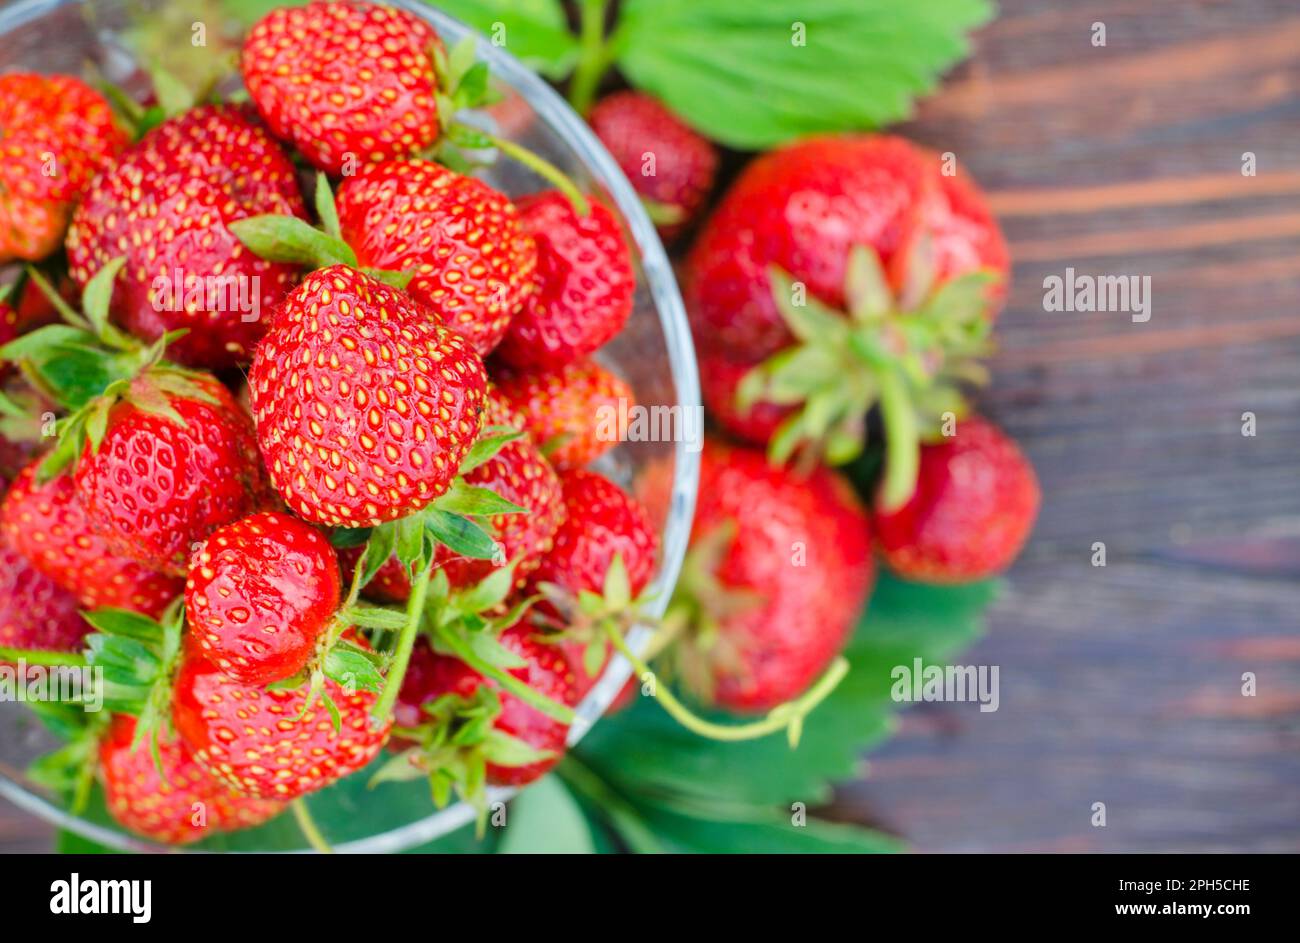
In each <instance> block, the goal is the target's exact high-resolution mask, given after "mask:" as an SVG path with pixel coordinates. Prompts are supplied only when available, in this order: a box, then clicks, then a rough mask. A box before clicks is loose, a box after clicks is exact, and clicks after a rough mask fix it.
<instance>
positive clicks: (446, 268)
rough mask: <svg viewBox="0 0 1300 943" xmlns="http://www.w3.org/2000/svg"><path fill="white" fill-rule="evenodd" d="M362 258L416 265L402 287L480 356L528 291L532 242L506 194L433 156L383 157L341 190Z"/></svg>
mask: <svg viewBox="0 0 1300 943" xmlns="http://www.w3.org/2000/svg"><path fill="white" fill-rule="evenodd" d="M338 212H339V223H340V225H341V226H342V230H343V238H344V239H345V240H346V241H347V242H348V244H349V245H351V246H352V248H353V249H354V250H355V251H356V253H357V257H358V259H360V262H361V264H362V265H364V266H368V267H372V268H380V269H390V270H395V271H402V272H409V271H414V272H415V277H414V278H412V279H411V282H410V284H409V285H407V289H406V290H407V291H408V292H410V293H411V294H412V295H414V296H415V298H416V299H418V300H419V301H422V302H424V303H425V304H426V305H427V306H428V307H429V308H430V309H431V310H432V311H434V312H436V313H437V315H438V317H439V318H440V319H441V320H442V322H443V323H444V324H446V325H447V326H448V327H450V328H453V329H454V330H456V331H457V332H459V333H460V334H463V335H464V336H465V339H466V340H468V341H469V342H470V344H471V345H472V346H473V347H474V349H475V350H476V351H477V352H478V354H479V355H480V356H483V357H486V356H487V355H488V354H489V353H490V352H491V351H492V349H493V348H495V347H496V346H497V344H499V343H500V342H501V338H502V336H503V335H504V334H505V332H506V327H507V326H508V325H509V324H510V318H511V317H512V316H513V315H514V313H515V312H516V311H518V310H519V306H520V304H521V303H522V302H523V299H524V297H525V295H527V293H528V292H529V291H530V290H531V289H532V284H533V270H534V269H535V268H536V266H537V249H536V247H535V246H534V245H533V240H532V238H531V237H529V236H528V235H527V234H525V233H524V231H523V228H522V227H521V225H520V221H519V213H518V211H517V210H516V209H515V206H514V204H513V203H511V202H510V200H509V198H508V197H506V196H505V194H503V193H500V192H498V191H497V190H494V189H492V187H490V186H488V185H487V184H486V183H483V182H482V181H481V180H476V179H475V178H473V177H465V176H462V175H460V174H458V173H454V172H453V171H450V170H448V169H447V168H445V167H443V166H442V165H441V164H435V163H433V162H432V161H423V160H411V161H389V162H386V163H383V164H375V165H373V166H370V167H367V168H365V169H364V170H362V171H361V172H360V173H359V174H357V175H356V176H355V177H348V178H346V179H345V180H344V181H343V185H342V186H340V187H339V192H338Z"/></svg>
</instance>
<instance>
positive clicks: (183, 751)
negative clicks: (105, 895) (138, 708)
mask: <svg viewBox="0 0 1300 943" xmlns="http://www.w3.org/2000/svg"><path fill="white" fill-rule="evenodd" d="M135 726H136V722H135V718H134V717H130V716H127V715H125V714H119V715H117V716H115V717H114V718H113V722H112V724H111V726H110V727H109V729H108V732H107V733H106V734H105V736H104V739H103V740H101V741H100V744H99V768H100V771H101V774H102V776H103V780H104V804H105V805H106V806H108V811H109V812H110V813H111V814H112V816H113V818H115V819H116V820H117V821H118V823H119V824H120V825H122V826H123V827H125V828H128V829H130V830H131V831H133V832H135V833H136V834H137V835H143V836H144V837H145V838H152V839H154V840H155V841H161V842H166V843H167V844H169V845H183V844H188V843H189V842H194V841H198V840H199V839H201V838H206V837H208V836H209V835H211V834H212V833H213V832H225V831H231V830H233V829H238V828H249V827H251V826H254V825H260V824H261V823H262V822H265V821H267V820H268V819H271V818H273V817H275V816H276V815H278V814H279V813H280V812H281V811H282V810H283V808H284V804H283V803H281V802H276V801H274V800H268V799H253V798H249V797H248V796H241V795H239V794H237V793H234V792H231V791H230V789H229V788H227V787H226V786H225V785H223V784H222V783H219V782H218V781H217V780H215V779H213V778H212V777H211V776H209V775H208V773H207V772H206V771H205V770H204V769H203V767H201V766H199V764H198V763H196V762H195V761H194V757H193V756H191V755H190V751H189V750H188V749H187V748H186V747H185V745H184V744H183V743H181V742H180V741H179V740H178V739H176V738H175V737H170V736H166V737H165V736H162V735H159V737H158V757H159V759H160V760H161V769H160V768H159V766H157V765H155V763H154V757H153V752H152V751H151V749H150V745H149V743H148V741H147V740H146V741H144V742H142V743H140V744H138V745H137V746H136V748H135V749H132V746H131V743H132V740H133V739H134V737H135Z"/></svg>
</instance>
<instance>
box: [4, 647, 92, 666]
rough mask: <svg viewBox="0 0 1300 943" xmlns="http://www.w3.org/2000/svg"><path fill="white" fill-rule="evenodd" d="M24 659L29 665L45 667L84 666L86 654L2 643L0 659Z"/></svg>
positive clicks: (7, 660) (11, 660)
mask: <svg viewBox="0 0 1300 943" xmlns="http://www.w3.org/2000/svg"><path fill="white" fill-rule="evenodd" d="M20 658H21V659H22V660H23V661H25V662H27V664H29V665H40V666H42V667H45V668H61V667H69V668H84V667H86V665H87V661H86V656H85V655H83V654H81V652H53V651H46V650H45V649H40V648H9V647H7V646H3V645H0V661H6V662H14V661H17V660H18V659H20Z"/></svg>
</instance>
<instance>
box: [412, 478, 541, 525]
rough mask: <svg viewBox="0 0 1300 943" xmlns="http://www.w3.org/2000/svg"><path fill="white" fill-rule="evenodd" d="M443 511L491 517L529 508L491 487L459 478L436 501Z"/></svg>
mask: <svg viewBox="0 0 1300 943" xmlns="http://www.w3.org/2000/svg"><path fill="white" fill-rule="evenodd" d="M434 506H435V507H436V508H437V509H438V510H441V511H447V512H450V513H452V514H464V515H466V516H467V517H491V516H493V515H495V514H527V513H528V508H525V507H520V506H519V505H518V504H515V503H514V502H513V501H507V500H506V499H505V498H503V497H501V495H499V494H497V493H496V492H495V491H492V490H491V489H489V488H480V487H477V486H475V485H469V484H466V483H465V480H464V479H463V478H457V479H455V480H454V481H453V482H452V483H451V487H450V488H448V489H447V493H446V494H444V495H443V496H442V497H440V498H438V499H437V500H436V501H435V502H434Z"/></svg>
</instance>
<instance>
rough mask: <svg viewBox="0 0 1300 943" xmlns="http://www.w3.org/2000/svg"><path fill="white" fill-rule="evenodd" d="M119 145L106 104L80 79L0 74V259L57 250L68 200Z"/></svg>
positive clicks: (32, 256) (123, 137)
mask: <svg viewBox="0 0 1300 943" xmlns="http://www.w3.org/2000/svg"><path fill="white" fill-rule="evenodd" d="M125 145H126V135H125V134H124V133H123V132H122V130H121V129H120V128H118V127H117V125H116V124H115V123H114V121H113V112H112V110H111V109H110V108H109V106H108V102H107V101H105V100H104V97H103V96H102V95H100V94H99V93H98V92H97V91H95V90H94V89H92V88H91V87H90V86H88V85H86V84H85V83H84V82H82V81H81V80H80V79H77V78H74V77H72V76H70V75H49V76H45V75H32V74H30V73H25V72H12V73H9V74H8V75H3V76H0V262H7V261H9V260H11V259H28V260H31V261H36V260H38V259H42V258H44V257H45V256H47V255H49V254H50V253H52V252H54V251H55V250H57V249H58V248H59V244H60V243H61V242H62V241H63V233H64V230H65V229H67V226H68V219H69V217H70V216H71V213H72V206H73V204H74V203H75V202H76V200H77V198H78V197H80V196H81V194H82V192H83V191H84V190H85V188H86V185H87V184H88V183H89V182H90V178H91V177H92V176H94V174H95V172H96V171H97V170H98V169H99V168H100V167H101V166H102V165H103V164H104V163H106V162H107V161H108V160H109V158H110V157H111V156H112V155H113V154H114V153H116V152H117V151H119V150H121V149H122V147H124V146H125Z"/></svg>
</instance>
